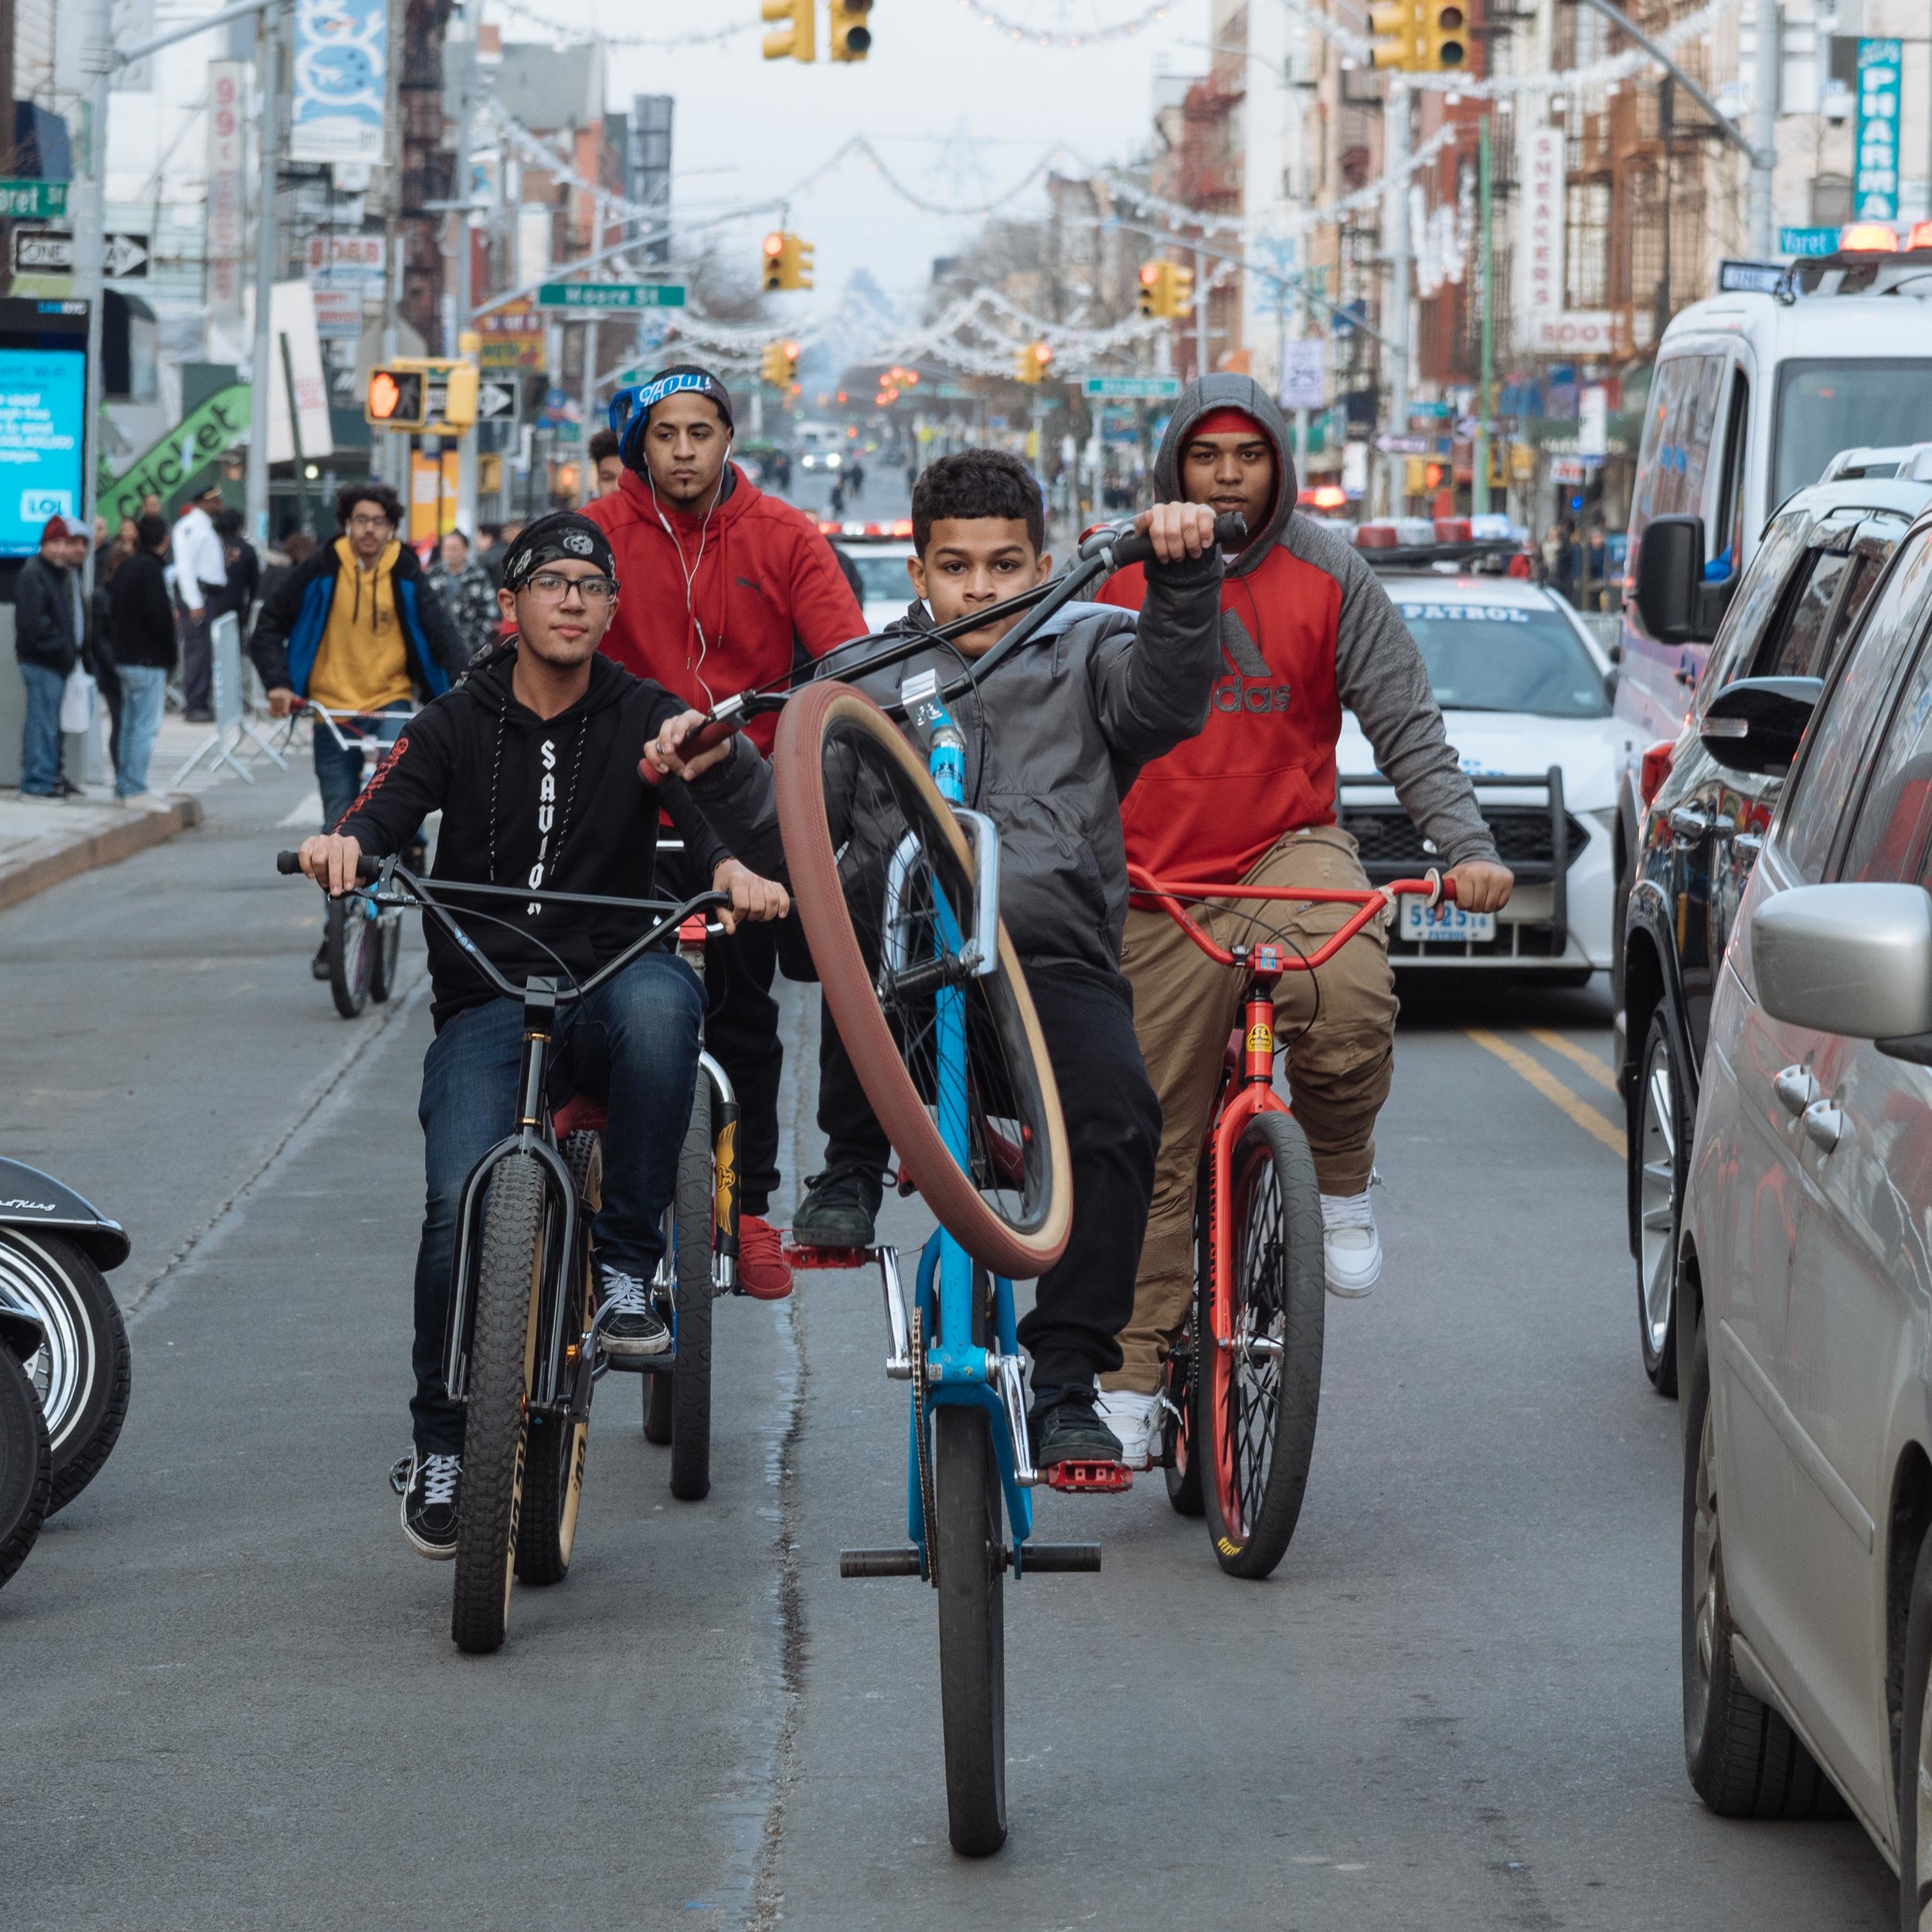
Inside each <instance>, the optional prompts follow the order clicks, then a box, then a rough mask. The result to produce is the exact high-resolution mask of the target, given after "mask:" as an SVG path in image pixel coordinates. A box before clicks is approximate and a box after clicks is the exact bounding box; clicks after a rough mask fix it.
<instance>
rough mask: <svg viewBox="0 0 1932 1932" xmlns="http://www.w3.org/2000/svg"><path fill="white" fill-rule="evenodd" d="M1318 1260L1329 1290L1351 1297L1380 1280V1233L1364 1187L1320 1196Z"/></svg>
mask: <svg viewBox="0 0 1932 1932" xmlns="http://www.w3.org/2000/svg"><path fill="white" fill-rule="evenodd" d="M1321 1260H1322V1271H1323V1273H1324V1274H1325V1275H1326V1276H1327V1277H1328V1292H1329V1293H1330V1294H1338V1295H1342V1296H1343V1297H1345V1298H1347V1299H1349V1300H1354V1299H1356V1298H1359V1297H1360V1296H1362V1295H1365V1294H1367V1293H1368V1292H1369V1290H1370V1289H1372V1287H1374V1286H1375V1284H1376V1282H1378V1281H1380V1280H1381V1278H1382V1237H1381V1236H1380V1235H1379V1234H1378V1233H1376V1213H1375V1209H1374V1208H1373V1207H1372V1206H1370V1205H1369V1190H1368V1189H1367V1188H1366V1187H1365V1188H1364V1189H1362V1192H1360V1193H1359V1194H1325V1195H1323V1196H1322V1197H1321Z"/></svg>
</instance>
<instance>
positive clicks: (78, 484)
mask: <svg viewBox="0 0 1932 1932" xmlns="http://www.w3.org/2000/svg"><path fill="white" fill-rule="evenodd" d="M86 423H87V304H85V303H84V302H70V301H46V302H41V301H26V300H22V299H20V298H14V299H12V300H11V301H0V559H5V558H19V557H27V556H32V555H33V553H35V552H36V550H38V549H39V547H40V529H41V526H42V525H43V524H44V523H45V522H46V520H47V519H48V518H49V517H50V516H56V515H59V516H65V517H71V518H73V519H74V520H75V521H76V522H78V521H79V520H80V513H81V488H82V479H83V470H82V468H81V465H82V462H83V457H84V454H85V444H86V437H85V434H84V431H85V427H86Z"/></svg>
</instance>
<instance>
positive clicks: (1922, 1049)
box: [1678, 516, 1932, 1928]
mask: <svg viewBox="0 0 1932 1932" xmlns="http://www.w3.org/2000/svg"><path fill="white" fill-rule="evenodd" d="M1807 726H1808V729H1807ZM1801 733H1802V744H1801V745H1800V736H1801ZM1700 735H1701V736H1702V740H1703V742H1704V744H1705V746H1706V749H1707V750H1709V752H1710V753H1711V754H1712V756H1713V757H1715V758H1716V759H1717V760H1719V762H1720V763H1722V764H1726V766H1728V767H1730V768H1731V769H1733V770H1740V771H1743V770H1749V771H1753V772H1764V771H1769V770H1776V769H1778V768H1779V767H1780V765H1781V764H1784V765H1788V766H1790V767H1791V777H1790V780H1789V781H1788V782H1787V784H1786V785H1785V787H1784V792H1783V794H1782V797H1781V799H1780V801H1779V804H1778V807H1777V812H1776V815H1774V818H1773V819H1772V821H1771V823H1770V827H1769V828H1768V832H1767V835H1766V836H1765V840H1764V849H1763V852H1762V853H1761V855H1760V858H1759V860H1758V862H1757V866H1756V868H1755V869H1754V870H1753V872H1752V874H1751V876H1750V884H1749V886H1747V889H1746V890H1745V893H1744V895H1743V903H1742V904H1741V905H1740V907H1739V909H1738V911H1737V914H1736V919H1735V921H1734V923H1733V937H1732V940H1731V944H1730V947H1729V949H1728V951H1727V953H1726V957H1725V961H1724V964H1723V970H1722V971H1721V972H1720V973H1719V975H1718V976H1717V985H1716V988H1714V993H1715V998H1714V1002H1713V1007H1712V1009H1711V1015H1710V1022H1709V1046H1708V1049H1707V1053H1706V1060H1705V1064H1704V1073H1703V1081H1702V1089H1701V1091H1700V1095H1699V1104H1698V1110H1697V1117H1696V1128H1695V1132H1694V1136H1693V1145H1692V1153H1691V1159H1690V1162H1689V1180H1688V1184H1687V1187H1686V1191H1685V1212H1684V1216H1683V1227H1684V1240H1683V1247H1682V1252H1681V1255H1680V1265H1681V1270H1682V1272H1681V1274H1680V1277H1679V1280H1680V1294H1681V1295H1682V1301H1681V1303H1680V1310H1679V1324H1678V1348H1679V1372H1680V1379H1681V1386H1682V1392H1683V1396H1684V1412H1683V1415H1684V1426H1685V1485H1684V1522H1683V1559H1684V1564H1683V1675H1684V1727H1685V1749H1686V1753H1687V1756H1688V1757H1689V1767H1690V1774H1691V1778H1692V1783H1693V1784H1695V1785H1696V1787H1697V1789H1698V1791H1699V1793H1700V1794H1702V1796H1703V1798H1705V1800H1706V1802H1708V1803H1709V1804H1711V1805H1712V1806H1713V1808H1716V1810H1718V1811H1723V1812H1726V1813H1730V1814H1733V1815H1756V1816H1760V1817H1762V1816H1775V1815H1782V1816H1787V1817H1788V1816H1796V1815H1807V1814H1811V1813H1815V1812H1817V1811H1821V1810H1827V1809H1831V1808H1835V1805H1836V1804H1837V1797H1836V1795H1835V1793H1834V1790H1833V1787H1835V1791H1836V1793H1842V1795H1843V1798H1844V1800H1845V1801H1846V1802H1847V1803H1849V1805H1850V1806H1851V1808H1852V1811H1855V1813H1856V1814H1857V1815H1858V1816H1859V1818H1861V1819H1862V1821H1863V1822H1864V1824H1865V1826H1866V1829H1867V1830H1868V1831H1869V1832H1870V1833H1871V1835H1872V1838H1873V1840H1874V1842H1876V1844H1877V1845H1878V1846H1879V1849H1880V1850H1881V1851H1882V1852H1883V1853H1884V1854H1885V1855H1886V1857H1887V1858H1888V1859H1890V1860H1891V1861H1893V1862H1894V1863H1895V1864H1896V1866H1899V1867H1900V1869H1901V1872H1902V1875H1903V1876H1902V1879H1901V1885H1900V1895H1901V1896H1900V1923H1901V1924H1903V1925H1905V1926H1909V1927H1914V1928H1917V1927H1920V1925H1921V1923H1922V1919H1921V1911H1922V1907H1921V1903H1920V1902H1921V1900H1923V1901H1925V1902H1926V1905H1925V1917H1924V1918H1923V1923H1925V1924H1928V1925H1932V1713H1929V1712H1928V1710H1927V1695H1926V1685H1927V1673H1928V1665H1929V1664H1932V1536H1929V1535H1928V1533H1927V1532H1928V1531H1929V1530H1932V893H1928V890H1927V888H1928V886H1929V885H1932V516H1928V517H1921V518H1920V519H1919V520H1918V521H1917V522H1916V523H1914V525H1913V527H1912V528H1911V529H1910V531H1909V532H1907V533H1906V536H1905V537H1904V538H1903V540H1902V541H1901V542H1900V544H1899V546H1898V548H1897V550H1896V553H1894V555H1893V559H1892V561H1891V563H1890V566H1889V568H1888V570H1887V571H1886V575H1885V577H1884V578H1883V580H1882V581H1881V582H1880V583H1879V587H1878V589H1877V590H1876V593H1875V594H1874V595H1873V597H1872V600H1871V603H1870V604H1869V606H1868V607H1867V609H1866V613H1865V615H1864V618H1863V621H1862V623H1861V624H1860V626H1859V630H1858V632H1857V634H1856V635H1855V638H1853V640H1852V644H1851V645H1850V647H1849V648H1848V649H1847V650H1846V651H1845V653H1844V654H1843V656H1842V660H1841V662H1840V663H1839V664H1838V666H1837V668H1836V669H1835V672H1833V674H1832V678H1831V679H1830V681H1829V683H1828V685H1825V686H1824V687H1821V686H1820V685H1818V682H1817V681H1815V680H1812V679H1795V678H1794V679H1777V678H1763V679H1742V680H1740V681H1738V682H1735V683H1733V684H1732V685H1730V686H1729V687H1727V688H1726V689H1725V690H1724V691H1723V692H1720V693H1719V696H1717V697H1716V698H1715V699H1713V700H1712V701H1711V702H1710V704H1709V706H1708V707H1707V709H1706V711H1705V713H1704V715H1703V721H1702V730H1701V734H1700ZM1794 753H1795V754H1796V758H1795V763H1794V762H1793V760H1794ZM1821 1774H1822V1775H1821ZM1827 1781H1828V1782H1827Z"/></svg>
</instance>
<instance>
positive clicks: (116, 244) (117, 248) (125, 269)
mask: <svg viewBox="0 0 1932 1932" xmlns="http://www.w3.org/2000/svg"><path fill="white" fill-rule="evenodd" d="M106 240H107V279H108V281H111V282H145V281H146V280H147V279H148V262H149V261H150V260H151V259H152V257H153V255H154V247H153V245H152V243H151V242H150V241H149V240H148V237H147V236H145V235H126V234H122V235H110V236H107V238H106Z"/></svg>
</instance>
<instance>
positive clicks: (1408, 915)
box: [1396, 899, 1496, 946]
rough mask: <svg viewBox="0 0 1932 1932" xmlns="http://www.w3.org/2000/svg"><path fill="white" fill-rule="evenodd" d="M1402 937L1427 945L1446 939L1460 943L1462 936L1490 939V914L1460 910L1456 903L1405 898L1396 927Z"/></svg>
mask: <svg viewBox="0 0 1932 1932" xmlns="http://www.w3.org/2000/svg"><path fill="white" fill-rule="evenodd" d="M1396 930H1397V933H1398V934H1399V936H1400V937H1402V938H1403V939H1413V940H1420V942H1421V943H1422V944H1423V945H1425V946H1426V945H1430V944H1436V943H1438V942H1440V941H1442V940H1448V941H1450V942H1451V943H1452V944H1457V945H1460V944H1461V943H1462V941H1463V940H1465V939H1494V938H1495V936H1496V915H1495V913H1471V912H1464V910H1463V909H1462V908H1461V906H1431V905H1430V904H1429V903H1428V902H1427V900H1421V899H1405V900H1403V902H1402V921H1401V923H1400V926H1399V927H1397V928H1396Z"/></svg>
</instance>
